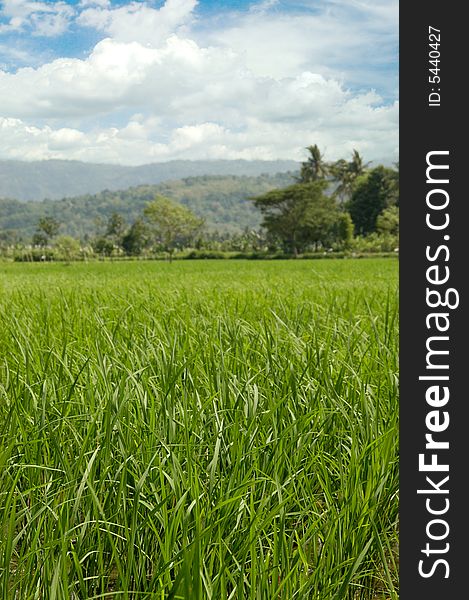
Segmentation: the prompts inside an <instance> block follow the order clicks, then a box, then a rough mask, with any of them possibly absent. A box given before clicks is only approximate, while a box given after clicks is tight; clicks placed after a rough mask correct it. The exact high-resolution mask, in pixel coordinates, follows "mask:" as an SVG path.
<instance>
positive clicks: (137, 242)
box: [122, 219, 150, 256]
mask: <svg viewBox="0 0 469 600" xmlns="http://www.w3.org/2000/svg"><path fill="white" fill-rule="evenodd" d="M149 239H150V232H149V230H148V227H147V225H146V224H145V223H144V222H143V220H142V219H137V220H136V221H135V222H134V223H132V225H131V226H130V228H129V230H128V231H127V232H126V233H125V234H124V236H123V237H122V248H123V250H124V252H125V253H126V254H127V255H129V256H139V255H140V254H141V253H142V252H143V250H144V249H145V248H146V246H148V243H149Z"/></svg>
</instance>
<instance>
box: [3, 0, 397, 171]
mask: <svg viewBox="0 0 469 600" xmlns="http://www.w3.org/2000/svg"><path fill="white" fill-rule="evenodd" d="M304 2H305V4H308V0H304ZM5 4H7V3H5ZM62 4H63V3H62V2H56V3H54V6H60V5H62ZM282 4H283V3H282V2H277V1H271V0H267V1H266V2H260V3H257V4H256V5H255V6H253V7H252V10H251V11H248V12H246V13H244V14H243V15H242V16H240V15H239V14H238V15H237V16H235V17H234V16H233V15H232V14H230V15H228V16H227V18H226V19H225V20H224V21H223V22H222V23H219V22H218V21H217V23H218V25H217V26H216V27H215V26H214V27H211V28H210V29H209V30H208V29H207V27H206V23H205V26H203V27H201V26H200V22H199V23H198V22H197V21H196V20H194V19H195V16H194V14H195V13H194V10H195V9H196V7H197V1H196V0H166V2H165V4H164V5H163V6H161V7H160V8H153V7H152V6H150V5H149V4H147V3H145V2H131V3H130V4H126V5H122V6H118V7H114V6H113V5H111V4H110V3H109V2H108V1H107V0H81V2H80V4H79V5H78V9H77V10H79V17H78V22H79V24H80V25H82V26H87V27H92V28H94V29H95V30H97V31H99V32H102V35H104V36H105V37H104V38H103V39H101V41H99V42H98V43H97V44H96V45H95V46H94V48H92V50H91V51H90V52H89V53H88V55H87V56H86V57H84V58H66V57H61V58H57V59H55V60H52V61H50V62H46V63H44V64H43V65H41V66H39V67H36V68H32V67H31V66H29V67H26V68H19V69H18V70H17V71H16V72H6V71H1V70H0V116H1V117H2V118H1V119H0V127H1V140H0V158H20V157H23V158H29V159H32V158H71V159H72V158H73V159H79V160H85V161H98V162H119V163H122V164H143V163H146V162H151V161H155V160H169V159H172V158H193V159H194V158H246V159H250V158H252V159H255V158H263V159H273V158H293V159H298V160H301V159H302V158H303V157H304V147H305V146H307V145H309V144H311V143H317V144H319V146H320V147H321V149H323V150H324V151H325V153H326V157H327V158H328V159H330V160H334V159H335V158H339V157H341V156H347V155H348V154H349V153H350V152H351V150H352V149H353V148H356V149H358V150H359V151H360V152H362V153H363V154H364V156H365V158H366V159H367V160H372V159H373V158H375V157H379V158H388V159H390V160H391V159H394V160H397V146H398V140H397V131H398V105H397V102H396V101H394V100H393V101H389V99H383V97H382V95H381V94H379V93H378V92H377V91H375V90H374V89H373V86H370V85H362V86H361V89H358V88H357V86H354V85H352V83H353V82H352V83H351V80H353V76H352V77H351V76H350V73H351V72H352V71H350V69H349V68H348V66H347V65H348V62H350V63H353V62H354V60H355V59H356V57H361V59H363V60H362V64H364V62H363V61H364V60H365V59H364V58H363V56H364V54H365V53H366V51H368V52H370V48H372V47H373V44H374V43H375V42H376V39H375V36H376V35H377V33H376V32H377V31H378V30H379V29H380V28H382V21H383V20H384V19H388V20H389V21H390V20H391V19H392V18H394V17H393V14H394V13H393V12H392V11H389V10H388V4H389V3H386V2H383V1H380V0H377V3H376V4H375V5H373V6H374V7H375V8H373V6H371V5H370V6H368V4H367V3H366V0H362V2H361V3H358V2H355V1H354V0H344V2H343V3H341V4H340V11H342V13H343V11H344V10H347V11H349V12H350V14H352V13H353V14H355V13H356V14H360V15H366V18H367V19H368V21H369V22H368V25H367V27H365V29H364V33H363V35H362V38H361V41H362V43H363V46H364V47H362V46H361V45H360V38H359V36H358V34H357V27H356V24H355V22H354V21H353V19H352V21H350V22H349V23H345V22H344V23H342V22H341V21H340V19H339V20H338V18H339V15H338V13H337V11H339V9H336V8H335V4H334V2H330V3H328V4H329V9H328V11H327V12H326V13H324V14H323V13H321V14H318V13H306V14H303V15H301V16H299V15H297V14H291V13H285V12H284V11H281V10H280V7H281V5H282ZM39 6H41V7H42V6H46V7H49V6H50V4H44V3H39V2H29V3H26V2H22V1H20V0H9V10H10V17H11V18H10V24H11V23H12V19H14V18H19V19H23V21H21V22H20V21H18V22H15V23H16V24H14V26H15V27H23V26H25V24H26V23H28V24H29V25H28V26H32V25H31V24H34V17H35V15H40V14H43V13H41V11H40V10H39ZM15 10H16V11H17V12H16V13H14V11H15ZM21 11H23V12H21ZM43 12H44V11H43ZM342 13H341V14H342ZM44 14H49V13H47V12H46V13H44ZM50 14H52V15H54V14H56V13H50ZM57 14H58V13H57ZM14 15H17V17H15V16H14ZM342 16H343V15H342ZM341 18H342V17H341ZM378 21H380V23H378ZM46 24H47V20H45V19H44V18H43V21H42V27H43V28H46V29H47V26H46ZM212 24H215V21H213V23H212ZM34 27H36V30H38V25H34ZM50 27H51V30H52V28H53V24H52V23H50ZM388 28H389V29H392V26H391V25H390V24H389V23H388ZM44 30H45V29H44ZM383 31H384V30H383ZM389 38H390V39H389V48H387V47H386V44H383V45H382V46H380V51H379V52H377V54H379V53H381V59H380V60H384V61H386V60H387V58H386V57H387V54H388V53H389V56H391V50H390V47H391V45H392V39H394V38H393V35H390V36H389ZM386 43H387V42H386ZM345 56H347V60H346V59H345ZM383 57H384V58H383ZM347 61H348V62H347ZM355 62H357V61H356V60H355ZM358 62H360V61H358ZM372 62H373V61H371V63H372ZM339 67H340V68H339ZM361 68H363V66H362V67H361ZM371 71H373V69H371ZM357 72H358V71H355V74H356V73H357ZM357 77H358V76H357Z"/></svg>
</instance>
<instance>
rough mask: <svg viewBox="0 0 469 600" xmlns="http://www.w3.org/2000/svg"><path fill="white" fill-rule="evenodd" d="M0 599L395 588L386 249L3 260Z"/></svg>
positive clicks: (228, 597) (225, 596)
mask: <svg viewBox="0 0 469 600" xmlns="http://www.w3.org/2000/svg"><path fill="white" fill-rule="evenodd" d="M0 303H1V310H0V341H1V346H0V347H1V350H0V353H1V363H0V394H1V401H0V435H1V445H0V515H1V527H2V535H1V536H0V547H1V554H0V598H1V600H10V599H15V600H16V599H18V600H36V599H38V600H39V599H40V600H42V599H44V600H77V599H80V600H85V599H98V598H115V599H140V598H147V599H150V598H152V599H155V600H157V599H161V600H164V599H165V600H166V599H167V600H235V599H236V600H275V599H282V600H293V599H298V600H303V599H304V600H306V599H308V600H342V599H344V600H397V598H398V591H397V571H398V566H397V537H398V352H397V348H398V339H397V336H398V290H397V262H396V261H395V260H392V259H384V260H383V259H381V260H379V259H366V260H351V259H350V260H328V261H326V260H324V261H307V260H305V261H269V262H267V261H265V262H264V261H263V262H254V261H252V262H251V261H245V262H243V261H200V262H199V261H193V262H191V261H180V262H175V263H173V264H171V265H169V264H167V263H162V262H135V263H91V264H81V263H80V264H74V265H69V266H67V265H61V264H31V265H27V264H22V265H17V264H7V263H5V264H0Z"/></svg>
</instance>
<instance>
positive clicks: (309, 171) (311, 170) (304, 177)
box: [298, 144, 329, 183]
mask: <svg viewBox="0 0 469 600" xmlns="http://www.w3.org/2000/svg"><path fill="white" fill-rule="evenodd" d="M306 150H308V152H309V157H308V158H307V160H306V161H305V162H303V163H302V164H301V169H300V177H299V180H298V182H299V183H311V182H313V181H319V180H322V179H325V178H326V177H327V175H328V174H329V165H328V164H327V163H326V162H325V161H324V157H323V155H322V154H321V151H320V150H319V148H318V146H317V144H314V146H308V147H307V148H306Z"/></svg>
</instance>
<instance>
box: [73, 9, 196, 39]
mask: <svg viewBox="0 0 469 600" xmlns="http://www.w3.org/2000/svg"><path fill="white" fill-rule="evenodd" d="M196 6H197V0H166V2H165V4H164V5H163V6H162V7H161V8H159V9H155V8H152V7H151V6H148V5H147V4H145V3H143V4H142V3H141V2H131V3H130V4H127V5H124V6H120V7H118V8H110V7H104V8H103V7H91V8H87V9H85V10H83V12H82V13H81V14H80V16H79V17H78V19H77V22H78V24H80V25H83V26H86V27H92V28H94V29H97V30H98V31H102V32H104V33H105V34H107V35H109V36H111V37H112V38H113V39H115V40H118V41H122V42H132V41H135V40H138V41H139V42H141V43H143V44H147V45H150V46H158V45H159V44H160V43H161V42H164V40H165V39H166V38H167V37H168V35H170V34H171V33H174V32H176V31H177V29H178V28H179V27H181V26H183V25H185V24H187V23H188V21H189V20H190V18H191V16H192V13H193V10H194V8H195V7H196Z"/></svg>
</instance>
